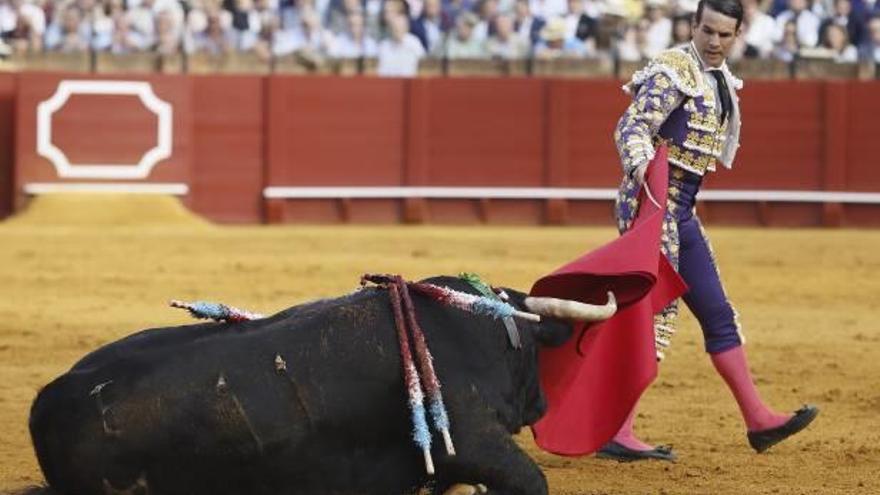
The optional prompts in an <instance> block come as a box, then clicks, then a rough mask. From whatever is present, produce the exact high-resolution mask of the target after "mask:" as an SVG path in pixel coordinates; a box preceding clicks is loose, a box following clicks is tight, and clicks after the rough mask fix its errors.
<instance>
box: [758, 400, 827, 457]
mask: <svg viewBox="0 0 880 495" xmlns="http://www.w3.org/2000/svg"><path fill="white" fill-rule="evenodd" d="M818 415H819V408H818V407H816V406H810V405H806V406H804V407H802V408H800V409H798V410H797V411H795V413H794V416H792V417H791V419H789V420H788V421H786V422H785V424H783V425H782V426H777V427H776V428H770V429H769V430H761V431H750V432H748V434H747V436H748V437H749V445H751V446H752V448H753V449H755V451H756V452H758V453H759V454H760V453H761V452H764V451H765V450H767V449H769V448H770V447H772V446H774V445H776V444H777V443H779V442H781V441H783V440H785V439H786V438H788V437H790V436H792V435H794V434H795V433H797V432H799V431H801V430H803V429H804V428H806V427H807V426H808V425H809V424H810V423H812V422H813V420H814V419H816V416H818Z"/></svg>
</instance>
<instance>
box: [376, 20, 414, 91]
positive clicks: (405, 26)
mask: <svg viewBox="0 0 880 495" xmlns="http://www.w3.org/2000/svg"><path fill="white" fill-rule="evenodd" d="M386 22H387V23H388V37H387V38H385V39H384V40H382V42H381V43H379V67H378V69H377V73H378V74H379V75H380V76H385V77H413V76H415V75H416V74H418V71H419V60H421V59H422V57H424V56H425V48H424V47H423V46H422V43H421V42H420V41H419V39H418V38H416V37H415V36H414V35H412V34H410V32H409V19H408V18H407V17H406V16H405V15H395V16H390V17H389V18H386Z"/></svg>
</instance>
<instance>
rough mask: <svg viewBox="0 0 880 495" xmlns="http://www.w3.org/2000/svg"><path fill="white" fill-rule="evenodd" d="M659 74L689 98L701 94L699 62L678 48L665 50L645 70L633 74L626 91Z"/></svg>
mask: <svg viewBox="0 0 880 495" xmlns="http://www.w3.org/2000/svg"><path fill="white" fill-rule="evenodd" d="M658 73H663V74H664V75H665V76H666V77H668V78H669V79H670V80H671V81H672V84H674V85H675V89H677V90H679V91H681V92H682V93H684V94H686V95H687V96H690V97H692V98H693V97H697V96H699V95H700V93H701V90H700V85H699V81H700V77H701V76H700V68H699V67H698V66H697V61H696V60H694V59H693V57H691V56H690V55H688V54H687V53H686V52H684V51H682V50H680V49H676V48H671V49H669V50H664V51H663V52H661V53H660V54H659V55H657V56H656V57H654V59H653V60H651V61H650V62H648V65H647V66H645V68H643V69H641V70H639V71H637V72H636V73H635V74H633V78H632V81H630V82H629V84H627V85H626V86H625V87H624V89H627V87H628V88H630V89H633V90H634V89H636V88H638V87H639V86H641V85H642V84H644V83H645V81H647V80H648V79H650V78H651V77H653V76H655V75H656V74H658Z"/></svg>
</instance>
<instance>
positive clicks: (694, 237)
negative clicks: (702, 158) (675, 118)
mask: <svg viewBox="0 0 880 495" xmlns="http://www.w3.org/2000/svg"><path fill="white" fill-rule="evenodd" d="M702 179H703V178H702V177H701V176H699V175H697V174H693V173H690V172H688V171H686V170H683V169H681V168H678V167H675V166H672V165H670V167H669V189H668V191H669V192H668V198H667V208H666V215H665V217H664V220H663V232H662V233H661V239H660V240H661V250H662V251H663V254H664V255H665V256H666V257H667V258H668V259H669V262H670V263H671V264H672V266H673V267H675V268H676V269H677V270H678V273H679V275H681V277H682V278H683V279H684V281H685V282H686V283H687V284H688V287H689V290H688V292H687V293H686V294H685V295H684V296H682V299H684V302H685V304H687V306H688V309H690V310H691V312H692V313H693V314H694V316H695V317H696V318H697V321H699V323H700V327H701V328H702V329H703V338H704V341H705V347H706V352H709V353H711V354H718V353H721V352H724V351H726V350H728V349H731V348H733V347H736V346H738V345H742V344H743V343H744V339H743V337H742V333H741V327H740V325H739V322H738V321H737V314H736V311H735V310H734V309H733V306H732V305H731V304H730V301H729V300H728V299H727V295H726V294H725V292H724V287H723V285H722V284H721V276H720V274H719V272H718V267H717V265H716V263H715V257H714V255H713V253H712V246H711V244H710V243H709V238H708V237H707V236H706V232H705V231H704V230H703V226H702V225H701V224H700V219H699V218H698V217H697V215H696V212H695V210H694V206H695V204H696V198H697V193H698V192H699V190H700V184H701V183H702ZM639 189H640V188H639V186H638V185H637V184H636V183H635V181H633V180H632V179H630V178H629V177H625V178H624V180H623V183H622V184H621V186H620V191H619V193H618V197H617V203H616V205H615V215H616V217H617V222H618V228H619V229H620V231H621V232H624V231H626V230H627V229H629V228H630V226H631V225H632V221H633V219H634V218H635V215H636V213H637V212H638V206H639V205H638V193H639ZM677 316H678V301H674V302H672V303H671V304H670V305H669V306H667V307H666V308H664V309H663V311H661V312H660V313H659V314H658V315H656V316H655V318H654V333H655V340H656V343H657V356H658V358H660V359H662V358H663V351H664V349H665V348H666V347H668V346H669V343H670V339H671V337H672V335H673V334H674V333H675V321H676V319H677Z"/></svg>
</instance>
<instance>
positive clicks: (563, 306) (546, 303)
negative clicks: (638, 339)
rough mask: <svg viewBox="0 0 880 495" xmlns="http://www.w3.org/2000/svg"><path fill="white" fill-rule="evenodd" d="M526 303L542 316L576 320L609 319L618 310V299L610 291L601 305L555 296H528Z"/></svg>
mask: <svg viewBox="0 0 880 495" xmlns="http://www.w3.org/2000/svg"><path fill="white" fill-rule="evenodd" d="M525 305H526V307H527V308H529V310H530V311H532V312H535V313H537V314H539V315H541V316H549V317H551V318H559V319H561V320H575V321H601V320H607V319H608V318H611V316H613V315H614V313H615V312H616V311H617V300H616V299H615V298H614V294H612V293H611V292H609V293H608V302H607V303H605V304H604V305H601V306H600V305H595V304H586V303H582V302H578V301H572V300H569V299H556V298H554V297H527V298H526V300H525Z"/></svg>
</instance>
